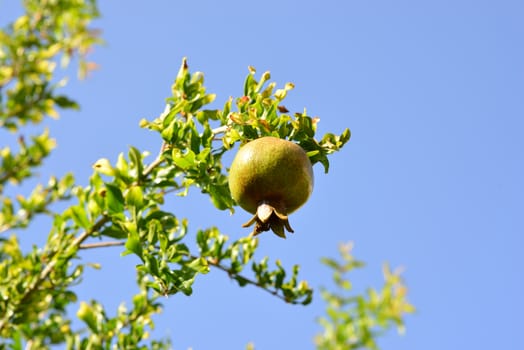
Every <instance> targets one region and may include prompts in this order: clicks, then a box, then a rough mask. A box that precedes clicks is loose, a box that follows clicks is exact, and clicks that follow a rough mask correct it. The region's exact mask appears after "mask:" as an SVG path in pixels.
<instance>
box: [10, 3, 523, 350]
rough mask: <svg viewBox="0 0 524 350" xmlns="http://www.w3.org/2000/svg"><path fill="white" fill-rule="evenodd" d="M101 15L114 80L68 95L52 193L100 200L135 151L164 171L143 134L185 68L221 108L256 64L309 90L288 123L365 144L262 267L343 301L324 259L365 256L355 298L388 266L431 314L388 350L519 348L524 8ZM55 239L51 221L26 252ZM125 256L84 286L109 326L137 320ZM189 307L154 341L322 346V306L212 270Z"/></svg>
mask: <svg viewBox="0 0 524 350" xmlns="http://www.w3.org/2000/svg"><path fill="white" fill-rule="evenodd" d="M10 3H11V0H10V1H1V2H0V6H1V7H0V20H1V21H2V23H5V22H6V21H7V19H8V18H6V14H9V13H15V11H14V8H11V9H10V6H13V5H11V4H10ZM100 9H101V12H102V18H101V20H99V21H97V22H96V26H97V27H99V28H101V29H102V30H103V37H104V39H105V40H106V42H107V44H106V45H105V46H103V47H98V48H97V49H96V51H95V52H94V53H93V54H92V55H91V57H92V59H93V60H95V61H96V62H97V63H98V64H99V65H100V70H98V71H96V72H95V73H94V74H92V75H91V77H90V78H89V79H87V80H85V81H82V82H78V81H74V80H71V82H70V84H69V85H68V87H67V88H66V89H67V91H68V92H69V93H70V94H71V95H73V96H74V97H75V98H76V99H77V100H78V101H79V103H80V104H81V106H82V110H81V111H80V112H67V113H63V115H62V116H63V117H62V119H61V120H60V121H58V122H54V121H50V122H48V125H49V126H50V127H51V131H52V134H53V136H54V137H55V138H56V139H57V141H58V149H57V150H56V152H55V153H54V154H53V155H52V157H51V158H50V159H49V161H48V162H47V164H46V166H45V167H44V169H43V170H42V176H43V179H45V177H47V176H48V175H49V174H57V175H61V174H64V173H65V172H67V171H73V172H74V173H75V174H76V177H77V179H78V181H79V183H81V184H86V183H87V179H88V176H89V175H90V174H91V165H92V164H93V163H94V162H95V161H96V160H97V159H98V158H101V157H107V158H109V159H111V160H113V161H114V160H116V157H117V155H118V153H120V152H126V150H127V148H128V146H130V145H133V146H135V147H138V148H139V149H142V150H145V149H147V150H150V151H151V152H152V153H156V151H157V149H158V147H159V142H160V140H159V139H158V138H157V137H156V135H155V134H153V133H151V132H148V131H146V130H142V129H140V128H139V127H138V122H139V120H140V119H141V118H144V117H145V118H154V117H156V116H157V115H158V114H159V113H160V112H161V111H162V109H163V107H164V98H165V97H167V96H169V93H170V85H171V83H172V81H173V79H174V77H175V75H176V73H177V70H178V67H179V64H180V60H181V58H182V57H183V56H187V57H188V60H189V66H190V69H191V70H192V71H196V70H199V71H203V72H204V73H205V76H206V83H207V87H208V91H210V92H214V93H216V94H217V95H218V98H217V101H219V102H220V104H222V102H223V101H225V100H226V99H227V98H228V97H229V96H231V95H233V96H239V95H240V94H241V91H242V83H243V79H244V77H245V75H246V74H247V72H248V71H247V66H248V65H252V66H254V67H256V68H257V70H258V72H259V73H262V72H264V71H266V70H270V71H271V72H272V76H273V78H274V79H275V80H276V81H277V82H278V83H280V84H281V85H283V84H284V83H286V82H288V81H291V82H293V83H295V85H296V88H295V90H293V91H292V92H291V93H290V97H289V98H288V101H287V103H286V107H288V109H290V110H297V111H301V110H302V109H303V108H304V107H306V108H307V110H308V112H309V114H311V115H315V116H319V117H320V118H321V122H320V124H319V133H320V134H323V133H324V132H337V133H339V132H341V131H342V130H343V129H344V128H345V127H349V128H350V129H351V131H352V135H353V136H352V139H351V141H350V142H349V143H348V144H347V146H346V147H345V149H343V150H342V152H340V153H338V154H336V155H334V156H333V157H332V158H331V171H330V173H329V174H328V175H324V174H323V171H322V169H321V168H320V166H318V168H316V169H315V176H316V178H315V181H316V182H315V189H314V193H313V195H312V197H311V199H310V201H309V202H308V203H307V204H306V205H305V206H304V207H303V208H302V209H300V210H299V211H298V212H296V213H295V214H293V215H292V216H291V220H292V221H291V222H292V224H293V228H294V229H295V232H296V233H295V234H294V235H291V236H290V237H289V238H288V239H287V240H282V239H279V238H278V237H276V236H274V235H271V234H265V235H264V236H262V237H261V242H260V246H261V247H260V251H259V255H258V256H259V257H262V256H264V255H269V256H270V257H271V258H272V259H273V260H274V259H277V258H280V259H281V260H282V261H283V263H284V265H285V266H291V265H293V264H295V263H298V264H300V265H301V267H302V273H301V277H303V278H305V279H307V280H309V282H310V283H311V284H312V285H313V286H315V287H319V286H321V285H327V284H329V282H330V274H329V271H328V270H327V269H326V268H324V267H323V266H322V265H321V264H320V262H319V260H320V258H321V257H322V256H334V255H336V252H337V244H338V243H340V242H346V241H353V242H354V244H355V249H354V253H355V255H356V256H357V257H358V258H360V259H362V260H364V261H366V262H367V264H368V265H367V267H366V269H365V270H363V271H361V272H358V273H357V274H355V276H354V278H353V283H354V284H355V287H356V288H357V289H360V290H362V289H364V288H366V287H368V286H379V284H380V282H381V271H380V268H381V264H382V263H383V262H385V261H388V262H390V263H391V264H392V265H393V266H399V265H401V266H403V267H404V268H405V274H404V276H405V279H406V281H407V284H408V286H409V293H410V300H411V301H412V303H414V304H415V306H416V307H417V313H416V314H414V315H412V316H409V317H408V318H407V333H406V335H404V336H402V337H399V336H396V335H395V334H391V335H388V336H387V337H385V338H383V339H382V340H381V341H380V344H381V345H382V347H383V349H387V350H397V349H398V350H400V349H402V350H406V349H416V350H420V349H424V350H442V349H446V350H447V349H486V350H488V349H490V350H491V349H515V350H518V349H524V338H523V337H522V335H521V333H520V332H522V326H523V321H522V315H523V314H524V298H523V295H524V268H523V267H524V254H522V247H523V244H524V239H523V234H524V222H523V221H524V202H523V201H524V181H523V180H524V157H523V151H524V137H523V130H524V45H523V44H524V20H523V19H524V3H523V2H521V1H516V0H515V1H511V0H499V1H483V0H477V1H473V0H471V1H469V0H454V1H451V0H439V1H432V0H431V1H408V0H397V1H383V0H376V1H353V0H351V1H331V0H326V1H315V2H313V1H276V0H267V1H264V2H244V1H227V0H225V1H198V2H196V1H195V2H192V1H167V0H163V1H150V2H147V4H146V2H139V1H125V2H114V1H113V2H111V1H105V2H101V3H100ZM10 10H13V11H10ZM171 209H172V211H173V212H174V213H175V214H176V215H179V216H187V217H188V218H190V220H191V221H190V229H191V230H192V231H193V232H194V231H195V230H196V229H198V228H203V227H207V226H210V225H213V224H216V225H218V226H219V227H220V229H221V230H222V231H223V232H227V233H228V234H229V235H230V236H231V237H240V236H241V235H244V234H245V233H246V232H245V230H243V229H241V228H240V225H241V223H243V222H244V221H246V220H247V219H248V218H249V215H248V214H247V213H245V212H243V211H241V210H238V211H237V212H236V214H235V215H234V216H229V214H228V213H225V212H218V211H217V210H215V209H214V207H213V206H212V204H211V203H210V202H209V201H208V200H207V199H205V198H204V197H202V196H201V195H199V193H198V190H193V191H192V193H191V196H190V198H189V199H181V200H180V199H179V200H173V203H172V207H171ZM39 230H40V231H39ZM36 232H39V233H38V234H37V233H36ZM30 233H31V234H30ZM45 233H46V227H45V226H44V225H41V226H39V223H38V222H37V223H36V224H35V225H34V226H33V227H32V228H31V231H29V232H27V233H24V234H23V235H24V239H35V240H37V241H41V240H43V239H45V238H43V237H45ZM36 236H40V237H36ZM35 237H36V238H35ZM120 251H121V248H107V249H105V250H104V249H101V250H96V251H90V252H86V254H85V255H84V258H85V260H86V261H93V262H101V263H102V264H103V269H102V270H101V271H92V270H89V271H87V273H86V276H85V279H84V283H83V284H82V285H81V286H80V287H79V288H78V289H77V292H78V295H79V297H80V298H83V299H89V298H91V297H95V298H100V299H101V300H102V301H104V303H105V305H107V306H108V307H109V308H110V310H115V309H116V306H117V305H118V304H119V303H120V301H122V300H127V301H128V302H129V297H130V293H131V291H132V290H133V284H134V272H133V269H134V264H136V262H137V261H136V260H135V259H134V258H133V257H129V256H128V257H120V255H119V254H120ZM194 290H195V293H194V295H193V296H191V297H189V298H188V297H185V296H183V295H175V296H172V297H170V298H169V299H166V300H164V304H165V311H164V313H163V314H162V315H161V316H159V317H157V319H156V320H157V328H156V331H155V335H156V336H169V337H171V338H172V339H173V342H174V344H175V349H187V348H188V347H190V346H191V347H193V349H195V350H205V349H243V348H244V347H245V345H246V344H247V343H248V342H250V341H253V342H254V343H255V345H256V348H257V350H269V349H313V348H314V346H313V343H312V337H313V336H314V334H315V333H316V332H317V331H318V330H320V328H319V326H318V325H317V324H316V323H315V318H316V317H317V316H319V315H322V314H323V310H324V304H323V302H322V300H321V299H320V296H319V295H318V294H317V298H316V299H315V301H314V302H313V304H312V305H310V306H307V307H303V306H290V305H286V304H284V303H282V302H281V301H280V300H279V299H276V298H273V297H271V296H270V295H269V294H266V293H264V292H263V291H260V290H257V289H255V288H252V287H246V288H242V289H240V288H239V287H237V286H236V284H235V283H234V282H233V281H230V280H229V279H228V277H227V276H226V275H225V274H224V273H222V272H221V271H217V270H213V271H212V273H210V274H208V275H206V276H200V277H199V278H198V279H197V282H196V284H195V286H194ZM110 312H112V311H110Z"/></svg>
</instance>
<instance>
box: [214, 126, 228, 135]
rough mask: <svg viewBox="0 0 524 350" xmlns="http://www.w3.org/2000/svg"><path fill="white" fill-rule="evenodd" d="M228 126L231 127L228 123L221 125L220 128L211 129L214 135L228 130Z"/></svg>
mask: <svg viewBox="0 0 524 350" xmlns="http://www.w3.org/2000/svg"><path fill="white" fill-rule="evenodd" d="M228 128H229V126H227V125H222V126H219V127H218V128H214V129H213V130H211V133H212V134H213V135H216V134H221V133H224V132H226V131H227V129H228Z"/></svg>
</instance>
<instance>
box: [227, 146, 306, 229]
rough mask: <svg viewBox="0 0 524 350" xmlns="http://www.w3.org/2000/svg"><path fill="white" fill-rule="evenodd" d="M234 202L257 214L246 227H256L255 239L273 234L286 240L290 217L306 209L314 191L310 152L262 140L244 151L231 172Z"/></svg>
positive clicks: (237, 158) (238, 154)
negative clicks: (304, 205)
mask: <svg viewBox="0 0 524 350" xmlns="http://www.w3.org/2000/svg"><path fill="white" fill-rule="evenodd" d="M229 189H230V190H231V195H232V196H233V199H234V200H235V201H236V202H237V203H238V204H239V205H240V206H241V207H242V208H243V209H245V210H246V211H248V212H250V213H252V214H254V216H253V218H252V219H251V220H249V221H248V222H247V223H245V224H244V225H243V226H244V227H248V226H251V225H252V224H255V229H254V231H253V233H254V234H255V235H257V234H259V233H261V232H263V231H268V230H269V229H271V230H273V232H274V233H275V234H277V235H278V236H280V237H283V238H285V237H286V235H285V232H284V228H285V229H287V230H288V231H289V232H293V229H292V228H291V226H290V225H289V221H288V214H291V213H292V212H294V211H295V210H297V209H298V208H299V207H300V206H302V205H303V204H304V203H305V202H306V201H307V199H308V198H309V196H310V194H311V192H312V191H313V169H312V167H311V162H310V161H309V157H308V156H307V154H306V152H304V150H303V149H302V147H300V146H299V145H297V144H296V143H293V142H291V141H287V140H282V139H279V138H277V137H270V136H266V137H261V138H259V139H256V140H254V141H251V142H248V143H247V144H245V145H244V146H242V147H241V148H240V150H239V151H238V153H237V155H236V156H235V159H234V160H233V163H232V164H231V169H230V170H229Z"/></svg>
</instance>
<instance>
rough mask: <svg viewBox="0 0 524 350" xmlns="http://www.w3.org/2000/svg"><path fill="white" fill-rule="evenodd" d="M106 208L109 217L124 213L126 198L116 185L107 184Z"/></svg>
mask: <svg viewBox="0 0 524 350" xmlns="http://www.w3.org/2000/svg"><path fill="white" fill-rule="evenodd" d="M106 206H107V211H108V213H109V215H117V214H122V213H123V211H124V196H122V191H120V188H118V187H117V186H115V185H112V184H106Z"/></svg>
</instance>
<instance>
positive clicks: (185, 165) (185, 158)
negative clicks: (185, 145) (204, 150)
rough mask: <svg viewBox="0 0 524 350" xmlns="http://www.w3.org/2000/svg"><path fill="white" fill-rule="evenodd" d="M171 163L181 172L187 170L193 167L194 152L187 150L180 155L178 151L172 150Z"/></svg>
mask: <svg viewBox="0 0 524 350" xmlns="http://www.w3.org/2000/svg"><path fill="white" fill-rule="evenodd" d="M172 157H173V163H175V165H176V166H178V167H179V168H181V169H182V170H187V169H189V168H192V167H194V165H195V152H193V151H192V150H188V151H187V152H186V154H182V153H180V151H179V150H178V149H175V150H173V154H172Z"/></svg>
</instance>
